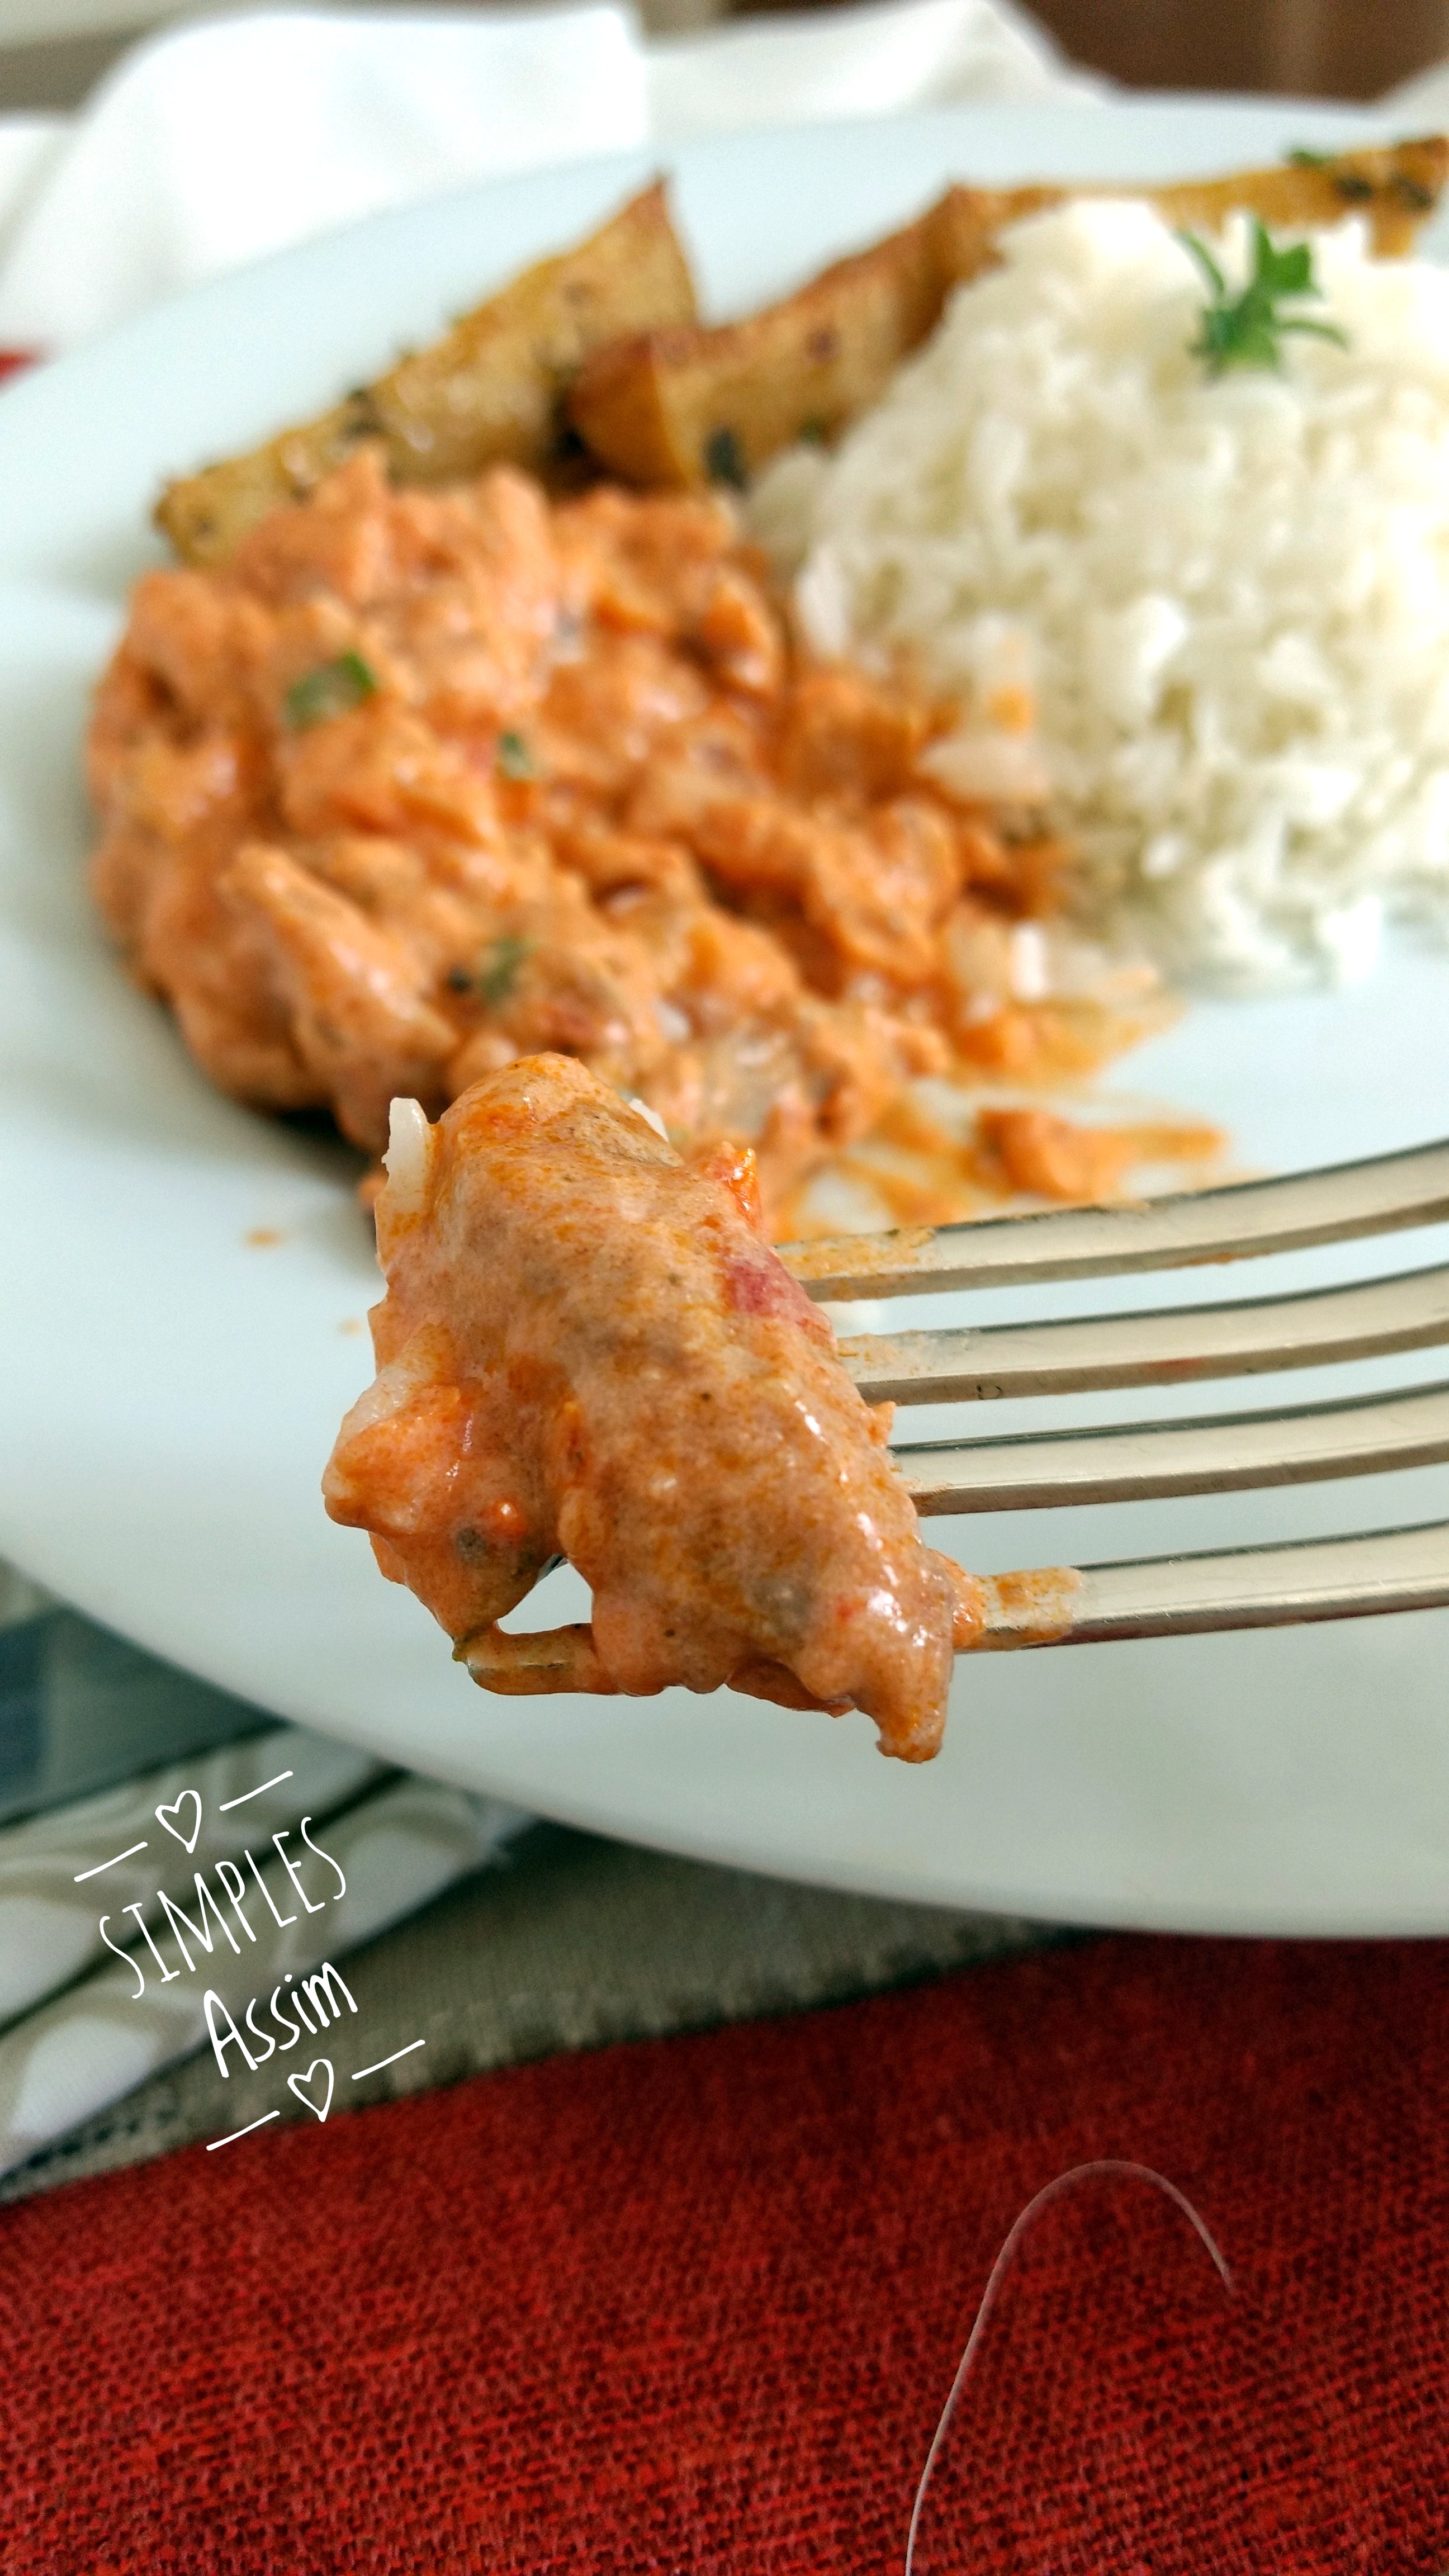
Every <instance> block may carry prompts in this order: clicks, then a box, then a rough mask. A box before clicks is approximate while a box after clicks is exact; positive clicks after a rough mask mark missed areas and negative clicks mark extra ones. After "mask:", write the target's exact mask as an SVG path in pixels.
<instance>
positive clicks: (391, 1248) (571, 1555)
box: [324, 1054, 980, 1762]
mask: <svg viewBox="0 0 1449 2576" xmlns="http://www.w3.org/2000/svg"><path fill="white" fill-rule="evenodd" d="M388 1161H389V1177H388V1182H387V1185H386V1187H385V1188H384V1190H383V1191H382V1193H381V1195H380V1197H379V1200H378V1203H377V1227H378V1248H379V1253H380V1257H381V1260H382V1264H383V1269H384V1271H385V1273H386V1277H387V1294H386V1296H385V1298H384V1299H383V1301H382V1303H381V1304H380V1305H379V1306H377V1307H375V1308H374V1310H373V1314H372V1331H373V1342H374V1347H375V1351H376V1356H377V1367H378V1373H377V1377H376V1379H375V1381H374V1383H373V1385H372V1386H371V1387H370V1388H369V1389H368V1390H367V1392H366V1393H365V1394H364V1395H363V1396H362V1397H361V1399H360V1400H359V1402H358V1403H357V1404H356V1405H354V1407H353V1409H352V1411H351V1413H350V1414H349V1415H348V1416H347V1419H346V1420H345V1422H344V1423H343V1425H342V1429H341V1432H340V1434H339V1436H338V1440H337V1444H336V1447H335V1449H334V1451H333V1454H332V1458H331V1461H330V1464H329V1466H328V1469H327V1474H326V1478H325V1482H324V1493H325V1496H326V1502H327V1509H328V1511H329V1512H330V1513H331V1515H332V1517H333V1519H334V1520H338V1521H342V1522H345V1523H348V1524H350V1525H352V1526H355V1527H361V1528H363V1529H366V1530H368V1531H369V1532H370V1533H371V1536H372V1543H373V1547H374V1550H375V1553H376V1555H377V1559H378V1563H379V1565H380V1566H381V1568H382V1571H383V1572H384V1574H386V1575H388V1576H389V1577H391V1579H392V1580H394V1581H395V1582H401V1583H406V1584H408V1585H409V1586H410V1587H411V1589H412V1590H413V1591H414V1592H415V1593H417V1595H418V1596H419V1598H420V1599H421V1600H422V1601H423V1602H424V1603H425V1604H426V1605H427V1607H428V1608H429V1609H430V1610H431V1611H432V1612H433V1613H434V1615H435V1617H436V1618H437V1619H438V1620H439V1621H440V1622H441V1624H442V1625H443V1627H444V1628H445V1629H446V1630H447V1632H448V1634H449V1635H450V1636H451V1637H452V1638H453V1639H454V1640H455V1641H456V1650H457V1652H458V1654H459V1656H460V1657H461V1659H462V1660H464V1661H465V1662H466V1663H467V1664H468V1666H469V1668H470V1670H471V1671H472V1673H473V1675H474V1678H475V1679H476V1680H478V1681H479V1682H481V1683H482V1684H483V1685H484V1686H485V1687H487V1688H489V1689H493V1690H502V1691H509V1692H527V1691H551V1690H587V1691H602V1692H612V1691H625V1692H633V1693H641V1692H653V1691H659V1690H663V1689H665V1688H666V1687H668V1686H669V1685H670V1684H671V1683H682V1684H683V1685H685V1686H686V1687H687V1688H689V1689H691V1690H696V1691H710V1690H715V1689H717V1688H719V1686H720V1685H721V1684H723V1683H730V1684H732V1685H733V1687H734V1688H735V1689H737V1690H742V1691H747V1692H750V1693H752V1694H754V1695H755V1696H757V1697H759V1698H763V1699H770V1700H776V1701H779V1702H782V1703H783V1704H784V1705H785V1706H787V1707H793V1708H806V1709H812V1708H813V1709H825V1710H829V1711H830V1712H832V1713H834V1714H838V1713H840V1712H841V1711H843V1710H844V1709H846V1708H848V1707H851V1706H854V1707H857V1708H860V1709H862V1710H864V1711H865V1712H866V1713H867V1714H868V1715H869V1716H870V1717H872V1718H873V1719H874V1720H875V1723H876V1725H877V1728H878V1730H879V1740H880V1744H881V1749H882V1750H883V1751H884V1752H886V1753H891V1754H896V1755H898V1756H900V1757H901V1758H902V1759H903V1760H906V1761H911V1762H919V1761H925V1760H928V1759H929V1758H930V1756H931V1755H932V1754H933V1753H934V1752H935V1751H936V1750H937V1747H938V1745H939V1743H940V1740H941V1731H942V1727H943V1724H944V1721H945V1714H946V1696H947V1689H948V1685H949V1681H950V1675H951V1667H952V1659H953V1654H954V1652H955V1650H956V1648H957V1647H959V1646H965V1645H968V1644H970V1643H971V1642H972V1640H973V1638H974V1637H975V1635H976V1634H977V1633H978V1632H979V1627H980V1610H979V1599H978V1594H977V1588H976V1586H975V1585H974V1583H973V1582H972V1579H971V1578H970V1576H968V1575H966V1574H964V1573H962V1572H961V1571H960V1570H959V1569H958V1568H957V1567H956V1566H954V1565H953V1564H952V1563H951V1562H950V1561H949V1560H948V1559H947V1558H945V1557H943V1556H940V1555H938V1554H937V1553H936V1552H935V1551H934V1550H933V1549H931V1548H928V1547H926V1546H925V1545H924V1544H923V1543H922V1540H921V1537H920V1532H919V1529H918V1527H917V1522H916V1515H915V1511H914V1508H913V1506H912V1504H911V1501H910V1498H909V1496H908V1494H907V1492H906V1489H905V1486H904V1484H903V1482H902V1481H901V1479H900V1477H899V1476H898V1475H897V1473H896V1471H895V1469H894V1467H893V1466H892V1463H891V1460H890V1457H889V1454H888V1452H887V1448H886V1445H885V1444H886V1440H887V1436H888V1431H889V1409H888V1408H875V1409H872V1408H871V1407H869V1406H867V1405H866V1404H865V1403H864V1402H863V1400H862V1399H861V1397H860V1395H859V1394H858V1393H857V1391H856V1389H855V1387H854V1385H853V1384H852V1382H851V1380H850V1378H849V1377H848V1375H847V1373H846V1371H845V1368H844V1367H843V1365H842V1363H841V1361H840V1359H839V1358H838V1356H837V1354H836V1350H835V1343H834V1335H833V1332H832V1330H831V1326H830V1323H829V1320H828V1318H826V1317H825V1316H824V1315H822V1314H821V1312H820V1310H819V1309H818V1307H815V1306H812V1305H811V1303H810V1301H809V1299H808V1298H807V1297H806V1296H805V1294H804V1291H803V1290H802V1289H801V1288H800V1287H799V1286H798V1284H797V1283H796V1281H795V1280H794V1279H793V1278H792V1277H791V1275H790V1273H789V1272H788V1271H787V1270H786V1269H785V1267H784V1265H783V1263H781V1262H780V1261H779V1259H778V1258H777V1256H776V1255H775V1253H774V1252H773V1251H772V1250H771V1249H770V1247H769V1245H768V1243H767V1242H766V1241H765V1239H764V1237H763V1235H762V1233H761V1231H760V1224H759V1212H758V1196H757V1192H756V1190H755V1187H754V1179H753V1169H752V1159H751V1157H750V1155H749V1153H748V1151H744V1152H735V1153H733V1154H729V1155H727V1154H721V1153H718V1152H716V1153H715V1154H713V1155H712V1156H710V1157H708V1158H706V1159H704V1160H703V1161H702V1162H700V1163H696V1164H695V1165H691V1164H690V1163H689V1162H687V1161H686V1160H684V1159H683V1158H682V1157H681V1156H680V1155H679V1154H678V1153H677V1152H676V1151H675V1150H674V1148H673V1147H672V1146H671V1145H669V1144H667V1143H666V1142H664V1141H663V1140H662V1139H661V1137H660V1136H659V1135H658V1134H656V1132H655V1130H654V1128H653V1126H652V1125H651V1124H650V1122H649V1121H648V1119H647V1118H646V1117H645V1116H644V1115H643V1114H642V1113H641V1111H640V1110H639V1109H638V1108H637V1107H635V1106H632V1105H630V1104H629V1103H627V1102H625V1101H624V1100H622V1099H621V1098H620V1097H619V1095H618V1093H617V1092H616V1091H614V1090H613V1089H612V1088H611V1087H610V1086H609V1085H608V1084H607V1083H605V1082H604V1081H602V1080H601V1079H600V1078H599V1077H598V1076H597V1075H596V1074H594V1073H592V1072H590V1071H589V1070H587V1069H586V1068H585V1067H584V1066H582V1065H581V1064H579V1063H577V1062H576V1061H574V1060H572V1059H569V1058H565V1057H562V1056H559V1055H553V1054H548V1055H539V1056H534V1057H532V1058H526V1059H523V1060H521V1061H519V1062H517V1063H514V1064H511V1065H509V1066H507V1067H506V1068H503V1069H501V1070H500V1071H498V1072H496V1073H494V1074H492V1075H490V1076H489V1077H487V1078H486V1079H484V1080H482V1081H480V1082H478V1083H475V1084H474V1085H473V1086H472V1087H471V1088H470V1089H468V1090H467V1091H465V1092H464V1093H463V1095H462V1096H461V1098H459V1099H458V1100H457V1101H455V1102H454V1104H453V1105H452V1107H451V1108H449V1109H448V1110H447V1111H446V1113H445V1114H444V1116H443V1117H442V1118H441V1119H440V1120H439V1121H438V1123H437V1125H436V1126H433V1127H430V1126H429V1125H428V1123H427V1121H426V1119H425V1118H424V1116H423V1113H422V1112H421V1110H420V1109H419V1108H418V1107H417V1105H416V1104H415V1103H413V1102H409V1101H402V1102H399V1103H398V1104H397V1106H396V1111H395V1116H394V1141H393V1145H392V1147H391V1149H390V1152H389V1157H388ZM559 1554H562V1555H564V1556H566V1557H567V1558H568V1559H569V1561H570V1562H571V1563H572V1564H573V1565H574V1566H575V1567H576V1568H577V1570H578V1572H579V1573H580V1574H581V1575H582V1576H583V1578H584V1580H585V1581H586V1582H587V1583H588V1585H589V1586H590V1588H591V1591H592V1594H593V1617H592V1621H591V1623H590V1624H589V1625H588V1626H585V1627H573V1628H565V1629H558V1630H554V1631H552V1632H549V1633H546V1634H543V1635H538V1634H534V1635H519V1636H510V1635H508V1634H507V1633H506V1632H505V1631H503V1630H502V1629H501V1628H500V1627H499V1626H498V1622H499V1621H500V1620H501V1619H502V1618H503V1617H504V1616H505V1615H506V1613H507V1612H508V1611H510V1610H511V1609H513V1608H514V1607H515V1606H516V1604H517V1603H518V1602H520V1601H521V1600H522V1599H523V1598H524V1596H525V1594H526V1593H527V1592H528V1591H529V1590H530V1589H531V1587H532V1586H533V1584H534V1583H535V1581H536V1580H537V1578H538V1576H539V1574H540V1573H541V1571H542V1570H543V1569H544V1568H545V1567H546V1566H547V1565H548V1564H549V1562H550V1561H551V1560H552V1559H553V1558H555V1557H556V1556H557V1555H559Z"/></svg>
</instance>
